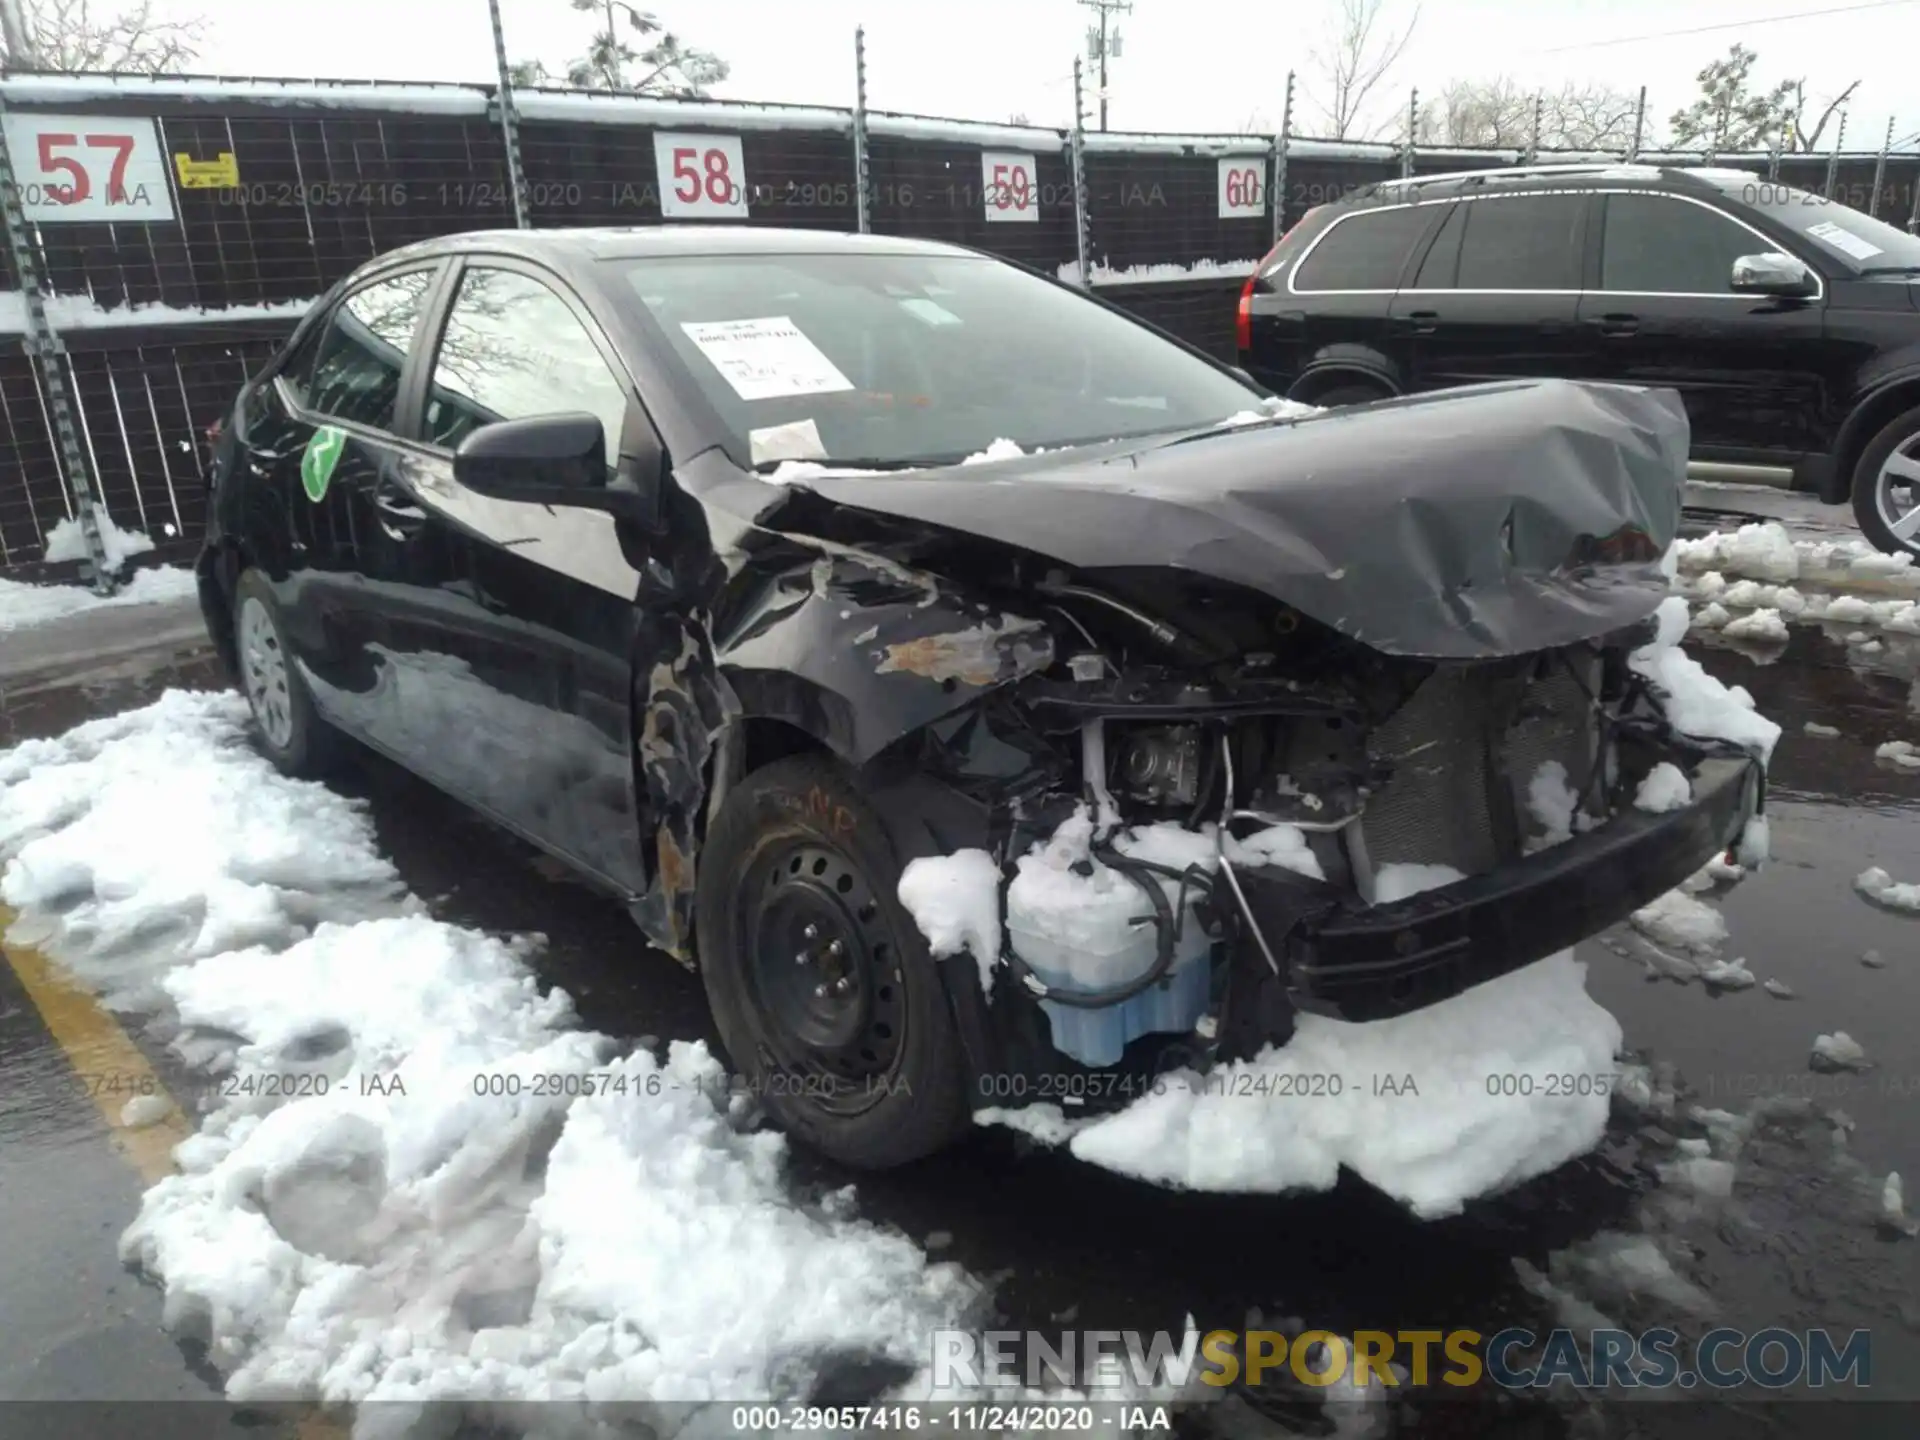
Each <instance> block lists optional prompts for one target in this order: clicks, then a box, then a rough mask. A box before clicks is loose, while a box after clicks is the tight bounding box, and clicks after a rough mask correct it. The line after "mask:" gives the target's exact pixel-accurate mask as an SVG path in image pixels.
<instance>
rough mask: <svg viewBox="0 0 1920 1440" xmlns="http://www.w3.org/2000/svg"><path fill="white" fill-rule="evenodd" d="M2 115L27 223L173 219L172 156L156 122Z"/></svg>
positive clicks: (120, 117) (15, 112)
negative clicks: (169, 163) (169, 176)
mask: <svg viewBox="0 0 1920 1440" xmlns="http://www.w3.org/2000/svg"><path fill="white" fill-rule="evenodd" d="M0 118H3V119H4V121H5V124H6V127H7V128H6V135H7V154H8V156H9V157H10V158H11V159H12V161H13V178H14V183H15V184H16V185H17V186H18V187H19V190H20V208H21V209H22V210H23V211H25V212H26V218H27V219H29V220H31V221H34V222H35V223H36V224H40V225H46V224H51V223H55V222H58V221H63V220H66V221H71V220H93V221H100V220H110V221H121V220H128V221H135V222H139V223H142V224H145V223H150V222H152V221H156V220H159V221H165V220H171V219H173V192H172V191H171V190H170V189H169V188H168V185H167V157H166V153H165V152H164V151H163V150H162V149H161V148H160V136H159V132H158V131H157V130H155V128H154V124H153V121H152V120H150V119H129V118H128V117H126V116H124V115H41V114H28V113H26V112H24V111H19V110H9V111H7V113H6V115H5V116H4V117H0Z"/></svg>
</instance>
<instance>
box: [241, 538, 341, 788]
mask: <svg viewBox="0 0 1920 1440" xmlns="http://www.w3.org/2000/svg"><path fill="white" fill-rule="evenodd" d="M233 647H234V659H235V661H236V662H237V665H236V668H237V670H238V672H239V679H240V692H241V694H243V695H245V696H246V699H247V710H248V712H249V714H250V717H251V720H252V730H253V740H254V744H255V745H257V746H258V747H259V749H260V752H261V754H263V755H265V756H266V757H267V759H269V760H271V761H272V762H273V764H274V768H276V769H277V770H279V771H280V772H281V773H282V774H283V775H292V776H294V777H296V778H299V779H315V778H318V777H319V776H322V775H325V774H327V773H328V772H330V771H331V770H332V769H333V768H334V767H335V766H336V765H337V764H338V763H339V761H340V758H341V755H342V753H343V752H344V750H345V748H346V741H345V738H344V737H343V736H342V735H341V734H340V732H339V731H337V730H335V729H334V728H333V727H332V726H331V725H329V724H327V722H326V721H324V720H322V719H321V718H320V716H319V713H318V712H317V711H315V710H314V708H313V696H312V695H311V694H310V693H309V692H308V690H307V686H306V682H305V681H304V680H302V679H301V678H300V669H299V667H298V666H297V665H296V664H295V663H294V660H293V655H292V652H291V651H290V650H289V649H288V648H287V639H286V631H285V629H284V628H283V627H282V626H281V624H280V608H279V606H278V605H277V604H275V602H274V598H273V587H272V586H270V585H268V584H267V578H266V576H264V575H262V574H261V573H260V572H259V571H258V570H247V571H245V572H243V573H242V574H241V576H240V579H239V580H238V582H236V583H235V585H234V587H233Z"/></svg>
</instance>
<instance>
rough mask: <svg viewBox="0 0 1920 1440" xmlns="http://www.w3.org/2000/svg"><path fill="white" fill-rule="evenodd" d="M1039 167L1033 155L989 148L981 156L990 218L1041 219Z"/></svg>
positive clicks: (984, 188) (982, 181)
mask: <svg viewBox="0 0 1920 1440" xmlns="http://www.w3.org/2000/svg"><path fill="white" fill-rule="evenodd" d="M1037 174H1038V167H1037V166H1036V165H1035V163H1034V158H1033V156H1031V155H1016V154H1013V153H1012V152H1010V151H1004V150H987V151H983V152H982V153H981V156H980V180H981V187H982V189H983V191H984V192H985V195H986V202H987V219H989V220H1038V219H1039V218H1040V186H1039V183H1038V182H1037V181H1036V179H1035V178H1034V177H1035V176H1036V175H1037Z"/></svg>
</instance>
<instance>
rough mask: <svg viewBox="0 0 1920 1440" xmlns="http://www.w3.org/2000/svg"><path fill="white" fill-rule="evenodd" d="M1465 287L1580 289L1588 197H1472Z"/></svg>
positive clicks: (1464, 249) (1463, 245)
mask: <svg viewBox="0 0 1920 1440" xmlns="http://www.w3.org/2000/svg"><path fill="white" fill-rule="evenodd" d="M1460 208H1461V209H1462V210H1463V211H1465V212H1466V233H1465V235H1464V236H1463V237H1462V238H1461V242H1460V277H1459V281H1458V284H1459V287H1460V288H1461V289H1462V290H1578V289H1579V288H1580V257H1581V250H1582V248H1583V247H1584V245H1585V243H1586V233H1585V232H1586V215H1587V202H1586V197H1585V196H1584V195H1490V196H1488V197H1486V198H1485V199H1482V200H1472V201H1468V202H1467V203H1466V204H1463V205H1462V206H1461V207H1460Z"/></svg>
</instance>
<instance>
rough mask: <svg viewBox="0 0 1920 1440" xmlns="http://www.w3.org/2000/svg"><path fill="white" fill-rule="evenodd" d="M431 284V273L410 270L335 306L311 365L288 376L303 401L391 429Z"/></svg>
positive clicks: (321, 410)
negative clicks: (403, 370) (409, 352)
mask: <svg viewBox="0 0 1920 1440" xmlns="http://www.w3.org/2000/svg"><path fill="white" fill-rule="evenodd" d="M432 283H433V271H432V270H409V271H407V272H406V273H405V274H404V275H394V276H390V277H388V278H387V279H385V280H376V281H374V283H373V284H371V285H363V286H361V287H360V289H358V290H356V291H354V292H353V293H352V294H351V295H349V296H347V298H346V299H345V300H343V301H342V302H341V303H340V304H339V305H337V306H335V307H334V311H333V314H332V315H330V316H329V317H328V318H327V323H326V328H325V329H324V330H322V331H321V333H320V335H319V337H318V340H317V343H316V345H315V348H314V351H313V364H312V367H311V368H310V369H304V367H303V369H304V376H303V377H296V376H293V375H289V376H288V377H287V379H288V382H289V383H290V384H291V385H292V386H293V388H294V389H295V391H297V392H298V393H299V395H300V400H301V403H302V404H303V405H305V406H306V408H307V409H309V410H316V411H318V412H319V413H320V414H322V415H326V416H329V417H330V418H333V419H336V420H351V421H355V422H356V423H358V424H361V425H370V426H372V427H373V428H374V429H376V430H391V429H392V428H393V415H394V408H395V405H396V404H397V403H398V401H399V398H400V369H401V367H402V366H403V365H405V364H406V360H407V350H408V347H409V346H411V345H412V343H413V332H414V329H415V327H416V326H417V325H418V324H419V323H420V316H421V313H422V311H423V310H424V309H425V308H426V301H427V288H428V287H429V286H430V285H431V284H432Z"/></svg>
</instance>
